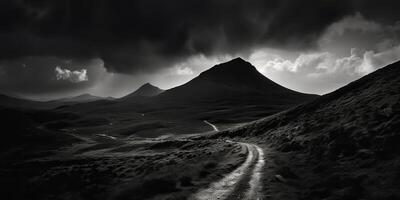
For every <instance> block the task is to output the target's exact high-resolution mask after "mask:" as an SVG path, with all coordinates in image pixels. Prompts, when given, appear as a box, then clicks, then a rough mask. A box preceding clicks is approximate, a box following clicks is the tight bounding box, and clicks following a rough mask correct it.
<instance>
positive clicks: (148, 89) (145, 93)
mask: <svg viewBox="0 0 400 200" xmlns="http://www.w3.org/2000/svg"><path fill="white" fill-rule="evenodd" d="M162 92H164V90H162V89H160V88H158V87H156V86H154V85H152V84H150V83H146V84H144V85H142V86H140V87H139V88H138V89H137V90H136V91H134V92H132V93H130V94H128V95H126V96H125V97H123V98H122V99H123V100H127V99H131V98H135V97H152V96H156V95H158V94H161V93H162Z"/></svg>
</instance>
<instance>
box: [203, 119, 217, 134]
mask: <svg viewBox="0 0 400 200" xmlns="http://www.w3.org/2000/svg"><path fill="white" fill-rule="evenodd" d="M203 122H204V123H206V124H208V125H210V126H211V127H212V128H213V129H214V131H216V132H218V131H219V129H218V127H217V126H215V125H214V124H211V123H210V122H208V121H207V120H204V121H203Z"/></svg>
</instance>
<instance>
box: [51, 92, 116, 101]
mask: <svg viewBox="0 0 400 200" xmlns="http://www.w3.org/2000/svg"><path fill="white" fill-rule="evenodd" d="M110 98H111V97H108V98H104V97H98V96H94V95H91V94H88V93H85V94H81V95H78V96H73V97H67V98H62V99H57V100H56V101H62V102H89V101H97V100H102V99H110Z"/></svg>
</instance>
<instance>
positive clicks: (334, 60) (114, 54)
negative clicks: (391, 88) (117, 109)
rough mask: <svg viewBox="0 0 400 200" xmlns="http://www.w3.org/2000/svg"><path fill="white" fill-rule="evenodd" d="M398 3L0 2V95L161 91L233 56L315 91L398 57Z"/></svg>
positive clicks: (330, 88)
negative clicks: (147, 86)
mask: <svg viewBox="0 0 400 200" xmlns="http://www.w3.org/2000/svg"><path fill="white" fill-rule="evenodd" d="M399 6H400V1H398V0H307V1H304V0H302V1H300V0H190V1H189V0H130V1H126V0H85V1H82V0H57V1H54V0H41V1H34V0H14V1H12V0H6V1H0V44H1V45H0V92H1V93H6V94H12V95H18V96H24V97H30V98H57V97H63V96H68V95H77V94H80V93H86V92H89V93H92V94H94V95H99V96H116V97H119V96H123V95H125V94H127V93H128V92H131V91H133V90H135V89H137V88H138V87H139V86H140V85H142V84H144V83H146V82H150V83H152V84H154V85H156V86H159V87H160V88H163V89H168V88H171V87H174V86H177V85H180V84H182V83H185V82H187V81H189V80H190V79H192V78H194V77H195V76H197V75H198V74H199V73H200V72H202V71H204V70H206V69H208V68H210V67H212V66H213V65H215V64H217V63H220V62H225V61H228V60H230V59H232V58H235V57H238V56H240V57H242V58H243V59H245V60H248V61H249V62H251V63H252V64H253V65H254V66H256V68H257V69H258V70H259V71H260V72H261V73H263V74H264V75H265V76H267V77H268V78H270V79H271V80H273V81H275V82H277V83H279V84H281V85H283V86H286V87H288V88H291V89H294V90H297V91H301V92H306V93H317V94H325V93H327V92H330V91H333V90H335V89H337V88H339V87H341V86H343V85H345V84H347V83H349V82H351V81H353V80H355V79H358V78H360V77H362V76H364V75H366V74H368V73H370V72H372V71H374V70H376V69H377V68H380V67H383V66H385V65H387V64H390V63H393V62H395V61H398V60H400V38H399V37H400V12H398V11H399V10H400V7H399Z"/></svg>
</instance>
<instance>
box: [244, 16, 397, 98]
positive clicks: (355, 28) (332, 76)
mask: <svg viewBox="0 0 400 200" xmlns="http://www.w3.org/2000/svg"><path fill="white" fill-rule="evenodd" d="M399 31H400V24H399V23H397V24H394V25H382V24H379V23H376V22H371V21H368V20H366V19H365V18H364V17H363V16H361V15H360V14H356V15H355V16H349V17H346V18H344V19H342V20H340V21H338V22H337V23H334V24H332V25H331V26H330V27H329V28H328V29H327V30H326V32H325V34H323V35H322V37H321V38H320V42H319V49H318V50H315V51H313V52H296V54H297V55H296V56H294V57H293V52H285V51H277V50H273V49H258V50H256V51H254V52H253V53H252V54H251V55H250V56H249V61H250V62H251V63H252V64H253V65H255V66H256V67H257V69H258V70H259V71H260V72H261V73H263V74H264V75H265V76H267V77H268V78H270V79H272V80H273V81H275V82H277V83H278V84H281V85H283V86H285V87H288V88H290V89H293V90H296V91H300V92H305V93H316V94H326V93H328V92H332V91H334V90H336V89H338V88H340V87H342V86H344V85H346V84H348V83H350V82H351V81H354V80H356V79H358V78H361V77H362V76H364V75H366V74H368V73H371V72H373V71H375V70H376V69H379V68H381V67H384V66H386V65H388V64H391V63H393V62H396V61H398V60H400V41H399V39H398V33H399ZM349 41H351V42H349ZM289 54H291V55H292V56H288V55H289Z"/></svg>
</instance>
